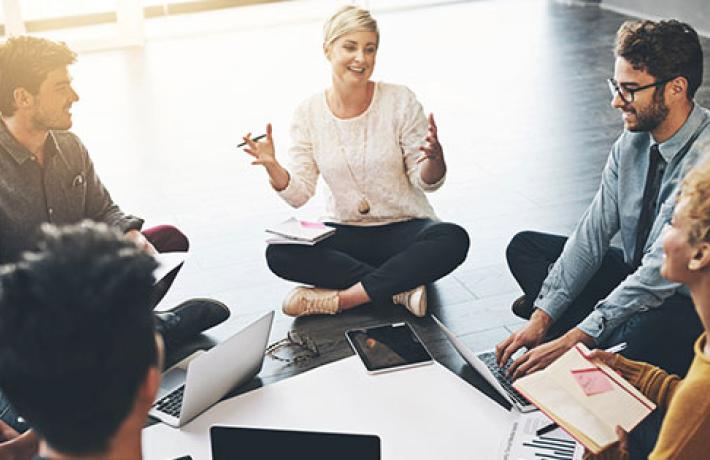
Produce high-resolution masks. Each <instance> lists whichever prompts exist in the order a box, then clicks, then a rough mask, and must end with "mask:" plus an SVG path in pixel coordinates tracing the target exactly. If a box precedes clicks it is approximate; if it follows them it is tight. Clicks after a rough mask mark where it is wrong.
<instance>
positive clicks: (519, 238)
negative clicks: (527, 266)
mask: <svg viewBox="0 0 710 460" xmlns="http://www.w3.org/2000/svg"><path fill="white" fill-rule="evenodd" d="M534 233H535V232H531V231H529V230H526V231H523V232H518V233H516V234H515V236H514V237H513V238H512V239H511V240H510V242H509V243H508V247H506V248H505V258H506V260H507V261H508V266H509V267H510V266H511V264H514V263H515V262H514V261H515V260H516V259H517V257H518V256H519V255H520V254H521V253H523V252H525V250H526V249H527V248H528V247H529V245H530V239H531V238H532V235H533V234H534Z"/></svg>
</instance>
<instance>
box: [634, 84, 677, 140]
mask: <svg viewBox="0 0 710 460" xmlns="http://www.w3.org/2000/svg"><path fill="white" fill-rule="evenodd" d="M631 111H632V112H633V113H634V114H635V115H636V123H635V124H633V125H631V126H627V129H628V130H629V131H632V132H649V131H653V130H654V129H656V128H657V127H658V125H660V124H661V123H663V121H664V120H665V119H666V117H667V116H668V112H669V110H668V106H667V105H666V103H665V102H664V101H663V92H662V91H658V90H656V91H655V93H654V95H653V102H652V103H651V105H650V106H649V107H647V108H646V109H643V110H638V109H631Z"/></svg>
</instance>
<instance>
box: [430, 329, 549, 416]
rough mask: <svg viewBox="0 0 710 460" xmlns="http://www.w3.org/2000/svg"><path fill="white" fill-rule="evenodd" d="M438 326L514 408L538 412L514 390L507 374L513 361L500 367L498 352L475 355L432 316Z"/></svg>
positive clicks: (467, 360) (460, 352)
mask: <svg viewBox="0 0 710 460" xmlns="http://www.w3.org/2000/svg"><path fill="white" fill-rule="evenodd" d="M431 317H432V318H434V321H435V322H436V324H438V325H439V327H440V328H441V330H442V331H443V332H444V335H446V338H448V339H449V342H451V345H453V346H454V348H455V349H456V351H458V352H459V354H460V355H461V357H462V358H463V359H464V360H465V361H466V362H467V363H468V364H470V365H471V367H473V368H474V369H476V370H477V371H478V373H479V374H481V375H482V376H483V378H484V379H486V381H488V383H490V384H491V385H492V386H493V388H495V389H496V391H497V392H498V393H500V394H501V395H502V396H503V397H504V398H505V399H507V400H508V401H509V402H510V403H511V404H512V405H513V407H515V408H516V409H518V410H519V411H520V412H531V411H534V410H537V408H536V407H535V406H533V405H532V404H530V401H528V400H527V399H525V397H524V396H523V395H521V394H520V393H518V392H517V390H516V389H515V388H513V385H512V382H511V380H510V379H509V378H508V376H507V375H506V374H505V372H506V370H507V369H508V366H510V364H511V363H512V362H513V359H512V358H511V359H509V360H508V362H507V363H506V365H505V366H504V367H502V368H501V367H500V366H498V363H497V362H496V352H495V351H494V350H489V351H483V352H479V353H474V352H473V351H472V350H471V349H470V348H468V347H467V346H466V344H465V343H463V341H462V340H461V339H459V338H458V337H456V336H455V335H454V333H453V332H451V331H450V330H449V328H447V327H446V326H444V324H443V323H442V322H441V321H439V318H437V317H436V316H434V315H432V316H431Z"/></svg>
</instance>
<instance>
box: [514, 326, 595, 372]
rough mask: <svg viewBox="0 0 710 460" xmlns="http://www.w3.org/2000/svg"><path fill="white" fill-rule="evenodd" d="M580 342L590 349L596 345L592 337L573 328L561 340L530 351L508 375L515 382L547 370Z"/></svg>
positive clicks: (516, 363)
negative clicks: (528, 375) (520, 378)
mask: <svg viewBox="0 0 710 460" xmlns="http://www.w3.org/2000/svg"><path fill="white" fill-rule="evenodd" d="M579 342H582V343H584V344H585V345H587V346H590V347H591V346H593V345H594V339H593V338H592V337H590V336H589V335H587V334H585V333H584V332H582V331H581V330H579V329H577V328H573V329H571V330H570V331H569V332H567V333H566V334H565V335H563V336H562V337H560V338H559V339H555V340H552V341H550V342H548V343H544V344H542V345H538V346H537V347H535V348H533V349H532V350H528V351H527V352H526V353H524V354H523V355H522V356H521V357H520V358H518V359H516V360H515V361H514V362H513V364H511V365H510V367H509V368H508V375H510V376H511V378H512V379H513V380H515V379H517V378H519V377H522V376H524V375H527V374H531V373H533V372H536V371H539V370H542V369H545V368H546V367H547V366H549V365H550V364H551V363H552V362H553V361H555V360H556V359H557V358H559V357H560V356H562V355H563V354H565V352H567V350H569V349H570V348H572V347H573V346H575V345H576V344H577V343H579Z"/></svg>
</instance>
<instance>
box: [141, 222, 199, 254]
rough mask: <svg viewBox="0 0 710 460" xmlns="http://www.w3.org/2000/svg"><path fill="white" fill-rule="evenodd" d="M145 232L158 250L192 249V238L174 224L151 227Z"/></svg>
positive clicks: (179, 250)
mask: <svg viewBox="0 0 710 460" xmlns="http://www.w3.org/2000/svg"><path fill="white" fill-rule="evenodd" d="M143 234H144V235H145V237H146V238H147V239H148V241H150V243H151V244H152V245H153V246H154V247H155V249H156V250H157V251H158V252H186V251H187V250H188V249H190V240H189V239H188V238H187V236H186V235H185V234H184V233H183V232H182V231H180V229H178V228H177V227H175V226H173V225H158V226H156V227H151V228H149V229H146V230H144V231H143Z"/></svg>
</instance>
